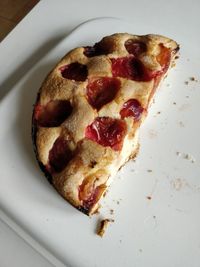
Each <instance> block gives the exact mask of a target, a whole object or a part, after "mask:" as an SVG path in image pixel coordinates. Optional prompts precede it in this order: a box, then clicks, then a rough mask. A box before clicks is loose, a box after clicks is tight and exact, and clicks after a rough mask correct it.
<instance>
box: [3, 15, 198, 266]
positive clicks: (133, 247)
mask: <svg viewBox="0 0 200 267" xmlns="http://www.w3.org/2000/svg"><path fill="white" fill-rule="evenodd" d="M124 31H126V32H130V33H131V32H132V33H136V34H144V32H140V31H137V32H136V31H135V30H134V26H133V25H132V24H129V23H127V22H125V21H122V20H118V19H114V18H103V19H97V20H92V21H89V22H86V23H85V24H82V25H81V26H79V27H78V28H76V29H75V30H74V31H73V32H72V33H71V34H70V35H69V36H67V37H66V38H65V39H64V40H63V41H62V42H60V43H59V44H58V46H56V47H55V48H54V49H53V50H51V51H50V52H49V53H48V54H47V55H46V56H45V57H44V58H42V59H41V61H40V62H38V63H37V64H36V65H35V66H33V68H32V69H31V70H30V71H29V72H28V73H27V74H26V75H25V76H24V77H23V79H22V80H20V81H19V82H18V84H16V86H15V87H14V88H13V89H12V91H11V92H10V93H9V94H8V95H6V96H5V97H4V99H3V100H2V102H1V105H0V121H1V131H0V143H1V161H0V184H1V186H0V203H1V209H2V210H3V212H4V215H3V213H2V214H1V216H3V217H4V219H5V218H6V220H7V222H8V223H9V224H10V225H11V226H12V227H13V228H17V229H16V230H17V231H18V232H20V234H21V235H22V236H23V237H24V238H25V239H26V240H28V241H29V242H30V243H31V245H32V246H34V247H35V248H36V249H39V250H40V252H41V253H42V254H44V255H45V256H46V257H47V258H48V259H49V260H50V261H51V262H53V263H54V264H55V265H56V266H59V264H61V263H59V262H63V263H64V265H66V266H74V267H75V266H81V267H93V266H96V267H100V266H101V267H102V266H104V267H110V266H123V267H129V266H138V267H142V266H154V267H160V266H162V267H165V266H166V267H169V266H182V267H183V266H185V267H186V266H190V267H196V266H199V262H200V231H199V225H200V213H199V205H200V179H199V173H200V150H199V143H200V142H199V136H200V124H199V102H200V94H199V82H196V81H189V84H188V85H186V84H185V83H184V82H185V81H186V80H189V77H190V76H194V77H197V76H196V75H198V73H197V70H199V69H200V61H198V58H196V50H195V49H191V45H190V42H189V40H187V38H185V39H184V38H183V40H181V47H182V50H181V51H182V53H181V59H180V60H179V62H178V64H177V66H176V67H175V69H173V70H171V72H170V74H169V77H168V78H167V79H166V81H165V82H164V84H163V86H162V88H161V90H160V91H159V92H158V93H157V95H156V102H155V103H154V104H153V106H152V108H151V110H150V112H149V116H148V118H147V119H146V121H145V123H144V125H143V127H142V129H141V137H140V139H141V148H140V152H139V155H138V157H137V160H136V162H129V163H128V164H127V165H126V167H125V168H123V170H122V171H121V172H120V173H119V175H117V177H116V179H115V181H114V183H113V184H112V187H111V189H110V190H109V194H107V196H106V198H105V200H103V204H104V208H103V209H102V217H104V216H105V217H109V218H113V219H115V222H114V223H113V224H111V225H110V227H109V229H108V231H107V232H106V234H105V237H104V238H103V239H101V238H99V237H98V236H97V235H95V229H96V222H97V220H98V217H97V216H94V217H93V218H92V219H91V218H88V217H87V216H85V215H83V214H82V213H80V212H78V211H77V210H76V209H74V208H73V207H71V206H70V205H69V204H68V203H67V202H65V201H64V200H63V199H62V198H61V197H60V196H59V195H58V194H57V193H56V192H55V190H54V189H53V188H52V187H51V185H49V184H48V182H47V181H46V179H45V177H44V176H43V174H42V172H41V171H40V170H39V167H38V165H37V162H36V160H35V156H34V153H33V149H32V142H31V113H32V105H33V103H34V101H35V97H36V94H37V90H38V88H39V86H40V84H41V82H42V80H43V79H44V77H45V75H46V73H47V72H48V71H49V70H50V69H51V68H52V67H53V65H54V64H55V63H56V62H57V61H58V60H59V58H60V57H62V56H63V55H64V54H65V53H66V52H67V51H68V50H69V49H71V48H72V47H74V46H80V45H88V44H93V43H94V42H96V41H98V40H99V39H100V38H101V37H103V36H104V35H107V34H111V33H114V32H124ZM159 33H162V32H159ZM163 34H165V33H164V32H163ZM174 35H175V34H174ZM169 37H173V36H169ZM178 41H179V40H178ZM175 103H176V104H175ZM158 112H161V113H160V114H158ZM177 152H180V154H179V155H177ZM187 154H189V156H188V158H187V156H186V155H187ZM186 158H187V159H186ZM193 159H194V160H193ZM147 170H152V172H148V171H147ZM148 196H150V197H151V200H150V199H148V198H147V197H148ZM110 209H114V215H110ZM5 214H6V215H5ZM6 216H8V217H10V218H11V219H12V220H10V219H9V218H8V217H6ZM13 222H14V223H13ZM48 251H49V252H50V253H52V255H53V256H51V254H50V253H48ZM54 256H55V257H56V258H57V260H56V258H54Z"/></svg>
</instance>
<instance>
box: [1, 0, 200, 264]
mask: <svg viewBox="0 0 200 267" xmlns="http://www.w3.org/2000/svg"><path fill="white" fill-rule="evenodd" d="M188 2H189V1H178V0H175V1H170V0H168V1H166V0H164V1H159V0H157V1H145V0H139V1H134V0H123V1H116V0H110V1H108V0H98V1H95V0H85V1H81V0H80V1H76V0H73V1H69V0H68V1H67V0H57V1H55V0H42V1H41V2H40V3H39V4H37V5H36V6H35V7H34V9H33V10H32V11H31V12H30V13H29V14H28V15H27V16H26V17H25V18H24V19H23V20H22V21H21V22H20V23H19V24H18V25H17V27H16V28H15V29H14V30H13V31H12V32H11V33H10V34H9V35H8V36H7V37H6V38H5V39H4V40H3V42H2V43H0V58H1V65H0V73H1V76H0V85H1V86H0V101H1V98H2V97H4V96H5V95H6V93H7V92H8V91H9V90H11V89H12V87H13V85H14V84H15V83H16V82H17V81H18V80H20V78H21V77H22V76H23V75H24V73H26V72H27V71H28V70H29V69H30V68H31V66H32V65H33V64H36V62H37V61H38V60H39V59H40V58H41V57H43V56H44V55H45V53H46V52H47V51H49V50H50V49H52V48H53V47H54V46H55V45H56V44H57V43H58V42H59V41H60V40H61V39H62V38H63V37H65V36H66V35H67V34H68V33H69V32H70V31H71V30H72V29H73V28H74V27H76V26H77V25H78V24H80V23H81V22H83V21H86V20H88V19H91V18H95V17H104V16H114V17H120V18H124V19H127V20H129V21H132V22H133V23H134V24H135V29H137V28H138V27H140V26H141V25H142V27H143V29H145V27H146V32H152V33H153V32H155V31H154V29H156V25H157V24H158V23H159V24H162V27H163V31H164V32H168V33H169V36H171V37H173V32H174V27H177V29H178V32H177V36H178V37H180V36H181V35H186V34H187V36H188V38H191V41H195V40H194V38H195V36H194V29H195V28H198V29H199V28H200V19H199V14H198V13H199V9H198V7H199V3H198V0H194V1H192V2H191V6H190V9H189V10H188ZM147 5H148V8H146V7H147ZM177 11H178V12H177ZM147 12H148V13H149V12H150V13H152V19H151V21H150V22H149V24H148V25H143V23H142V21H143V17H145V14H146V13H147ZM157 12H163V20H162V21H157V17H156V13H157ZM188 12H189V14H190V17H192V18H193V20H190V21H189V22H188V23H185V21H186V20H187V14H188ZM174 21H176V25H174V23H173V22H174ZM183 23H184V27H183V26H182V25H183ZM198 53H199V51H198ZM16 61H17V62H18V68H17V69H15V68H16V64H13V62H16ZM2 63H3V64H2ZM14 66H15V67H14ZM10 77H12V79H11V78H10ZM1 266H2V267H6V266H9V267H10V266H15V267H18V266H20V267H23V266H52V264H50V263H49V262H48V261H47V260H45V259H44V258H43V257H42V256H41V255H40V254H38V252H36V251H35V250H34V249H33V248H31V247H30V246H29V245H28V244H27V243H26V242H25V241H24V240H23V239H21V238H20V237H19V235H17V234H16V233H15V232H14V231H13V230H11V228H10V227H8V226H7V225H6V224H5V223H4V222H3V221H2V220H0V267H1ZM150 267H151V266H150Z"/></svg>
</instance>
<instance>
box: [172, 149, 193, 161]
mask: <svg viewBox="0 0 200 267" xmlns="http://www.w3.org/2000/svg"><path fill="white" fill-rule="evenodd" d="M176 155H177V156H178V157H182V158H183V159H186V160H188V161H190V162H191V163H195V161H196V159H195V158H194V157H193V156H192V155H191V154H189V153H181V152H179V151H177V152H176Z"/></svg>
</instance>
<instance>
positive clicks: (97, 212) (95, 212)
mask: <svg viewBox="0 0 200 267" xmlns="http://www.w3.org/2000/svg"><path fill="white" fill-rule="evenodd" d="M99 209H100V207H98V208H97V209H96V210H95V211H94V212H93V215H98V214H99V213H100V211H99Z"/></svg>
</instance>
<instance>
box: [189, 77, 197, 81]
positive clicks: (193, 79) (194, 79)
mask: <svg viewBox="0 0 200 267" xmlns="http://www.w3.org/2000/svg"><path fill="white" fill-rule="evenodd" d="M190 81H192V82H198V80H197V79H196V78H195V77H194V76H193V77H190Z"/></svg>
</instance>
